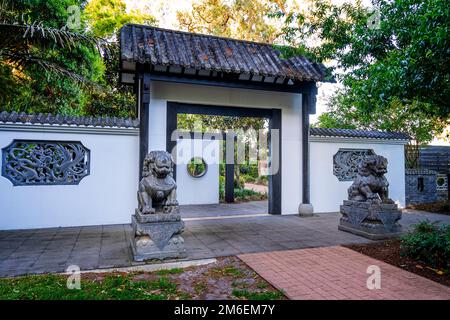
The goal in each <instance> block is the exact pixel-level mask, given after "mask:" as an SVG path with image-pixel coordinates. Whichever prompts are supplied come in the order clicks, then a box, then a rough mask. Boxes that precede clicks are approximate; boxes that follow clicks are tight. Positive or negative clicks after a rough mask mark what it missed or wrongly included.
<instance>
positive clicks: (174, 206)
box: [138, 151, 179, 214]
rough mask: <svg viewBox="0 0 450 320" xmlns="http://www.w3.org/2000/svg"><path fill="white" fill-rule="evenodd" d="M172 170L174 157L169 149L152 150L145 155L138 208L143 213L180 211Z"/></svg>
mask: <svg viewBox="0 0 450 320" xmlns="http://www.w3.org/2000/svg"><path fill="white" fill-rule="evenodd" d="M172 172H173V159H172V156H171V155H170V153H168V152H167V151H151V152H150V153H149V154H148V155H147V156H146V157H145V160H144V165H143V169H142V180H141V181H140V182H139V189H138V204H139V206H138V210H139V211H140V212H141V213H142V214H153V213H178V212H179V207H178V201H177V200H176V197H177V196H176V188H177V185H176V183H175V180H174V179H173V176H172Z"/></svg>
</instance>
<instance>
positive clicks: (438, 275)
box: [344, 239, 450, 287]
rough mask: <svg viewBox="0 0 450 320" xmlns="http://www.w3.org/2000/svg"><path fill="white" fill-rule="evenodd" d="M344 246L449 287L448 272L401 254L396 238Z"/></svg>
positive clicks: (449, 276) (449, 278)
mask: <svg viewBox="0 0 450 320" xmlns="http://www.w3.org/2000/svg"><path fill="white" fill-rule="evenodd" d="M344 247H347V248H349V249H352V250H355V251H357V252H359V253H362V254H365V255H367V256H369V257H372V258H375V259H378V260H381V261H384V262H386V263H389V264H391V265H394V266H397V267H399V268H402V269H404V270H407V271H409V272H412V273H415V274H418V275H419V276H422V277H425V278H428V279H430V280H433V281H435V282H438V283H440V284H443V285H445V286H448V287H450V273H449V272H444V270H437V269H434V268H432V267H431V266H429V265H427V264H425V263H423V262H420V261H416V260H413V259H411V258H408V257H403V256H401V255H400V240H398V239H396V240H389V241H383V242H377V243H371V244H351V245H344Z"/></svg>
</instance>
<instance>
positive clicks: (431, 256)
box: [401, 221, 450, 269]
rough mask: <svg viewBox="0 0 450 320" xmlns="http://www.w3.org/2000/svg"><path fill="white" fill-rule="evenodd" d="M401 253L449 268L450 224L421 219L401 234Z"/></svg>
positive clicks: (439, 266)
mask: <svg viewBox="0 0 450 320" xmlns="http://www.w3.org/2000/svg"><path fill="white" fill-rule="evenodd" d="M401 250H402V254H403V255H405V256H408V257H411V258H413V259H416V260H419V261H423V262H425V263H429V264H431V265H432V266H434V267H437V268H444V269H448V268H450V225H440V226H439V225H436V224H432V223H430V222H428V221H422V222H421V223H419V224H417V225H416V226H415V227H414V230H413V232H411V233H409V234H407V235H405V236H403V238H402V244H401Z"/></svg>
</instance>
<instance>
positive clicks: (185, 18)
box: [177, 0, 286, 43]
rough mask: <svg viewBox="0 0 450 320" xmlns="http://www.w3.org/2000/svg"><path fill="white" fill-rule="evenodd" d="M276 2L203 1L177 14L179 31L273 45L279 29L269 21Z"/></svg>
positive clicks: (247, 0)
mask: <svg viewBox="0 0 450 320" xmlns="http://www.w3.org/2000/svg"><path fill="white" fill-rule="evenodd" d="M274 2H280V3H284V2H286V1H284V0H282V1H274V0H232V1H225V0H201V1H199V2H196V3H193V4H192V8H191V10H190V11H178V12H177V19H178V23H179V25H180V27H181V28H182V29H185V30H187V31H189V32H196V33H206V34H210V35H217V36H224V37H231V38H236V39H242V40H251V41H257V42H267V43H272V42H273V41H274V40H275V39H276V38H277V37H278V36H279V35H280V29H279V28H276V27H275V26H274V25H273V24H270V23H269V22H268V21H267V15H268V14H269V12H270V10H271V4H273V3H274Z"/></svg>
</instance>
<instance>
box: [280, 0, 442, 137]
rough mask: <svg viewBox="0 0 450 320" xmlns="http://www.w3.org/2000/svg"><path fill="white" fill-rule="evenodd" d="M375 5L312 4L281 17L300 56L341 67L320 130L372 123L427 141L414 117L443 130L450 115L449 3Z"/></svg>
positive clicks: (404, 0)
mask: <svg viewBox="0 0 450 320" xmlns="http://www.w3.org/2000/svg"><path fill="white" fill-rule="evenodd" d="M373 3H374V5H375V8H377V9H376V10H375V11H374V10H373V9H369V8H365V7H363V6H362V5H361V4H360V3H359V2H357V3H356V4H355V5H352V4H350V3H346V4H343V5H341V6H336V5H333V4H331V3H330V1H326V0H315V1H310V4H309V7H310V10H309V11H307V13H295V14H288V15H286V14H284V13H283V12H282V11H281V10H279V11H278V12H277V13H276V15H277V16H279V17H282V18H283V19H284V22H285V28H284V31H285V36H286V40H287V41H290V42H295V43H301V45H300V46H298V48H297V50H296V52H299V53H302V54H306V55H307V56H309V57H310V58H312V59H315V60H317V61H319V62H327V61H328V62H329V61H331V60H332V61H335V62H336V65H335V67H334V68H332V71H333V72H334V75H335V77H336V78H337V79H339V80H341V81H342V84H343V86H344V88H343V89H342V90H340V91H339V92H338V93H337V96H336V97H335V99H334V100H333V103H336V104H335V105H333V106H332V107H331V109H330V112H329V113H328V114H327V115H324V116H323V117H322V118H321V122H320V123H319V124H321V125H324V124H326V123H328V124H329V123H330V121H334V122H335V124H339V123H341V124H342V125H349V123H351V124H352V125H354V126H357V127H368V124H369V123H368V119H370V121H372V123H371V124H370V127H372V128H377V129H383V128H386V127H389V126H392V127H398V128H399V129H402V128H409V129H410V130H411V133H413V136H415V137H417V138H418V139H421V140H422V141H428V140H429V139H430V137H429V136H427V135H426V134H424V133H423V132H421V131H422V129H421V128H420V127H418V126H416V125H414V124H413V123H414V121H415V120H414V119H417V122H420V125H425V127H426V128H428V129H430V130H432V131H433V130H436V131H434V132H438V131H439V130H441V129H440V128H442V126H443V124H445V123H446V122H447V121H448V119H449V115H450V104H449V103H448V101H449V97H450V72H449V71H450V55H449V53H448V48H449V47H450V37H448V34H449V31H450V25H449V23H448V21H450V11H449V10H448V2H447V1H445V0H425V1H424V0H397V1H386V0H380V1H378V0H374V1H373ZM311 39H314V40H316V41H311ZM313 43H315V45H313ZM392 112H396V114H395V115H392V114H391V113H392ZM405 114H407V115H405ZM380 119H382V120H380ZM343 120H345V121H343ZM375 120H377V121H375ZM383 120H384V121H383ZM390 122H394V124H390ZM402 124H403V125H402ZM413 131H414V132H413Z"/></svg>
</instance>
